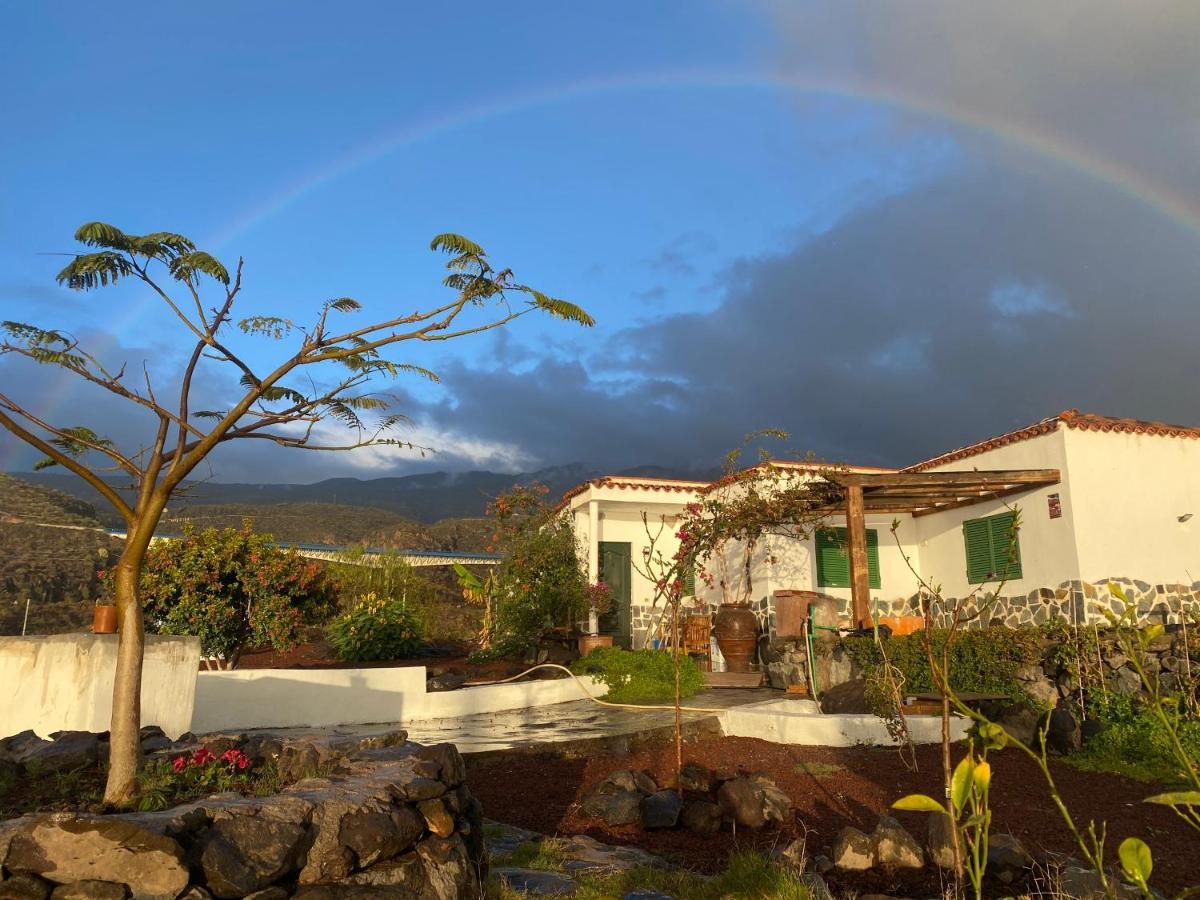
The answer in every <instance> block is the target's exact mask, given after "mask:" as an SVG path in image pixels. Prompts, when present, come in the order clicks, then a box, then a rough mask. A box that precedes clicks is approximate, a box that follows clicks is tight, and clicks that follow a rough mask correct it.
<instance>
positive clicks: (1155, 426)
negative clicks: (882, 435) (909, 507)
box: [900, 409, 1200, 472]
mask: <svg viewBox="0 0 1200 900" xmlns="http://www.w3.org/2000/svg"><path fill="white" fill-rule="evenodd" d="M1060 425H1062V426H1064V427H1066V428H1074V429H1077V430H1079V431H1099V432H1107V433H1114V434H1149V435H1155V436H1159V437H1183V438H1200V428H1195V427H1191V426H1187V425H1170V424H1167V423H1166V422H1155V421H1150V420H1146V419H1126V418H1119V417H1115V416H1102V415H1099V414H1098V413H1085V412H1080V411H1079V410H1077V409H1065V410H1063V411H1062V412H1060V413H1058V414H1057V415H1054V416H1050V417H1049V418H1046V419H1042V420H1041V421H1040V422H1035V423H1033V424H1032V425H1026V426H1025V427H1024V428H1018V429H1016V430H1014V431H1007V432H1005V433H1004V434H999V435H996V436H995V437H990V438H987V439H986V440H983V441H977V442H976V443H974V444H967V445H966V446H965V447H959V448H957V449H955V450H949V451H947V452H945V453H942V454H940V455H938V456H935V457H932V458H931V459H926V460H923V461H922V462H919V463H915V464H914V465H911V466H907V467H906V468H903V469H901V470H900V471H901V472H921V471H924V470H925V469H932V468H934V467H935V466H942V465H945V464H946V463H951V462H955V461H957V460H960V459H966V458H967V457H970V456H976V455H978V454H980V453H986V452H987V451H989V450H995V449H996V448H997V447H1004V446H1007V445H1008V444H1015V443H1017V442H1018V441H1027V440H1029V439H1030V438H1035V437H1038V436H1040V435H1043V434H1050V433H1051V432H1054V431H1057V430H1058V428H1059V426H1060Z"/></svg>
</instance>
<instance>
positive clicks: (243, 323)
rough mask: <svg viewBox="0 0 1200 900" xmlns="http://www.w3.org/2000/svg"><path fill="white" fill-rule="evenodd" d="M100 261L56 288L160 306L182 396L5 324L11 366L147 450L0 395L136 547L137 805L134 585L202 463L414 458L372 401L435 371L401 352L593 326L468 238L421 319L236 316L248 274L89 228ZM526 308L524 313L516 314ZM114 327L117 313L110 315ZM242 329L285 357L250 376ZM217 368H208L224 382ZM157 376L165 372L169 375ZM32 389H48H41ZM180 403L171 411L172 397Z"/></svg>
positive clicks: (3, 347)
mask: <svg viewBox="0 0 1200 900" xmlns="http://www.w3.org/2000/svg"><path fill="white" fill-rule="evenodd" d="M75 238H76V240H78V241H79V242H81V243H82V244H84V245H86V246H87V247H88V248H89V249H88V250H87V251H85V252H82V253H80V254H79V255H77V256H75V258H74V259H72V260H71V262H70V263H68V264H67V266H66V267H65V268H64V269H63V270H62V271H61V272H59V274H58V281H59V283H60V284H65V285H66V286H67V287H69V288H71V289H72V290H78V291H91V290H95V289H98V288H103V287H107V286H109V285H115V284H117V283H119V282H125V281H131V282H134V283H136V284H138V285H139V287H141V288H142V289H143V290H145V291H148V292H149V293H150V295H151V296H153V297H155V298H157V299H158V301H160V302H161V303H162V305H163V308H164V309H165V311H166V312H167V313H168V314H169V315H170V316H172V317H173V319H174V321H175V322H176V323H177V324H178V326H179V328H180V336H179V339H178V340H179V343H178V346H179V347H180V348H186V350H185V352H186V354H187V362H186V364H185V365H184V368H183V372H182V375H181V376H180V378H179V380H178V382H177V383H174V384H171V385H169V386H167V385H164V384H161V383H159V384H157V385H156V384H155V383H154V377H153V375H152V373H151V371H150V367H149V365H143V366H142V367H141V369H142V370H141V371H140V372H137V373H136V375H135V374H134V373H131V372H128V371H127V367H126V366H121V367H120V368H117V369H112V368H109V367H108V366H106V364H105V363H104V362H102V361H101V359H100V358H99V357H98V356H97V355H95V354H94V353H92V352H90V351H89V350H87V349H86V348H85V347H83V346H82V345H81V344H80V342H79V341H78V340H77V339H76V338H75V337H73V336H72V335H70V334H68V333H66V332H63V331H58V330H54V329H52V328H43V327H41V326H37V325H31V324H28V323H25V322H13V321H7V322H2V323H0V355H3V354H14V355H16V356H19V357H24V358H25V359H29V360H32V361H33V362H36V363H40V364H43V365H48V366H53V367H54V368H56V369H58V370H60V371H62V372H65V373H68V374H69V375H71V376H74V377H76V378H78V379H80V381H82V382H84V383H86V384H88V385H90V386H91V387H93V388H95V389H96V390H98V391H102V392H106V393H108V394H111V395H113V396H116V397H119V398H120V399H122V400H124V401H126V402H127V403H128V405H129V407H130V408H132V409H135V410H140V411H141V413H142V414H143V415H144V416H145V417H146V419H147V424H148V425H149V429H148V431H147V438H148V440H147V442H146V443H145V444H143V445H142V446H127V445H126V442H125V440H122V442H120V443H118V442H117V441H115V440H114V439H113V437H112V436H107V435H104V434H101V433H98V432H97V431H95V430H93V428H91V427H89V426H87V425H66V424H57V423H54V422H49V421H47V420H46V419H44V418H42V417H41V416H39V415H38V414H37V413H36V412H35V411H34V409H33V407H31V406H30V405H29V404H28V403H27V402H21V401H19V400H17V399H15V398H14V397H12V396H11V395H10V394H9V393H8V391H9V390H11V389H12V388H14V387H16V386H9V385H5V389H4V390H3V391H0V426H3V427H4V428H6V429H7V430H8V431H10V432H11V433H12V434H14V435H15V436H16V437H18V438H20V439H21V440H23V441H25V442H26V443H28V444H30V445H32V446H33V447H35V448H37V449H38V450H40V451H41V452H42V453H44V454H45V458H44V459H43V460H42V461H41V462H40V463H39V464H38V466H39V467H41V466H44V465H45V466H49V465H60V466H63V467H64V468H66V469H69V470H70V471H71V472H73V473H75V474H76V475H78V476H79V477H80V478H82V479H83V480H85V481H86V482H87V483H88V484H90V485H91V486H92V487H93V488H95V489H96V490H97V491H98V492H99V493H100V495H101V496H103V497H104V498H105V500H107V501H108V502H109V503H110V504H111V505H112V506H113V508H114V509H116V510H117V512H118V513H119V514H120V515H121V517H122V518H123V519H124V521H125V527H126V538H125V547H124V550H123V552H122V553H121V556H120V558H119V559H118V561H117V563H116V566H115V568H114V571H113V579H114V580H113V586H114V593H115V596H116V603H117V619H118V636H119V637H118V651H117V668H116V674H115V678H114V685H113V712H112V727H111V745H110V747H111V749H110V754H109V771H108V783H107V785H106V787H105V792H104V797H105V800H106V802H108V803H111V804H122V805H124V804H127V803H129V801H131V800H132V799H133V797H134V796H135V795H136V792H137V783H138V782H137V772H138V765H139V762H140V753H141V751H140V741H139V736H138V729H139V727H140V724H141V704H140V700H141V682H142V656H143V650H144V644H145V638H144V635H145V628H144V624H143V617H142V605H141V602H140V600H139V597H138V586H139V582H140V578H141V572H142V566H143V564H144V562H145V558H146V552H147V549H148V548H149V546H150V540H151V538H152V537H153V535H154V530H155V528H156V527H157V525H158V523H159V520H160V519H161V517H162V515H163V511H164V510H165V509H166V507H167V503H168V501H170V499H171V498H172V496H173V495H174V494H175V492H176V491H177V490H178V489H179V488H180V486H181V485H183V483H184V480H185V479H186V478H187V477H188V476H189V475H191V474H192V473H193V472H194V471H195V469H196V467H197V466H199V465H200V464H201V463H202V462H204V461H205V460H206V459H208V458H209V454H211V453H212V452H213V451H214V450H216V449H217V448H218V447H219V446H222V445H225V444H228V443H229V442H231V441H235V440H243V441H251V440H254V441H267V442H270V443H273V444H275V445H276V446H280V447H292V448H298V449H304V450H353V449H355V448H360V447H369V446H380V445H391V446H397V447H399V446H403V447H406V448H408V449H410V450H423V449H424V448H414V447H413V445H412V444H411V442H407V441H403V440H402V439H400V438H398V437H395V436H394V429H395V428H396V426H397V425H399V424H400V423H401V422H402V421H403V416H401V415H399V414H396V413H394V412H392V411H391V410H390V408H389V404H388V401H387V399H385V397H382V396H379V395H378V394H374V393H371V392H369V391H368V383H369V382H371V381H372V380H374V379H378V378H387V379H394V378H398V377H400V376H402V375H416V376H420V377H425V378H431V379H434V380H436V378H437V376H436V375H435V374H434V373H433V372H431V371H429V370H428V369H425V368H422V367H421V366H418V365H414V364H413V363H411V362H409V361H406V360H402V359H394V358H389V356H388V355H387V354H388V353H389V352H391V351H394V350H397V349H400V348H403V347H406V346H414V345H419V344H423V343H431V342H440V341H451V340H455V339H457V338H460V337H465V336H467V335H472V334H479V333H481V332H486V331H490V330H492V329H496V328H501V327H503V326H505V325H508V324H509V323H511V322H513V321H515V320H516V319H519V318H522V317H523V316H526V315H528V314H530V313H535V312H540V313H547V314H549V315H551V316H555V317H557V318H560V319H566V320H569V321H572V322H575V323H578V324H581V325H591V324H593V322H592V319H591V317H590V316H589V315H588V314H587V313H586V312H584V311H583V310H582V309H580V308H579V307H578V306H575V305H574V304H572V303H568V302H567V301H565V300H559V299H556V298H553V297H550V296H548V295H546V294H544V293H542V292H541V291H538V290H535V289H534V288H532V287H529V286H527V285H524V284H521V283H519V282H518V281H516V280H515V278H514V277H513V273H512V271H511V270H510V269H507V268H500V269H496V268H494V267H493V266H492V265H491V262H490V261H489V260H488V257H487V254H486V253H485V252H484V250H483V248H482V247H480V246H479V245H478V244H475V243H473V242H471V241H469V240H467V239H466V238H464V237H461V236H460V235H455V234H442V235H438V236H437V237H435V238H434V239H433V242H432V245H431V246H432V249H434V250H437V251H441V252H443V253H446V254H447V255H448V256H449V260H448V261H447V263H446V267H447V269H448V270H449V274H447V275H446V277H445V279H444V280H443V283H444V284H445V286H446V287H447V288H449V289H450V291H451V294H450V296H449V297H447V299H445V300H444V301H442V302H440V303H432V304H429V305H428V306H425V307H424V308H422V307H421V306H418V305H417V304H414V303H412V302H410V301H407V300H400V301H397V302H395V303H394V304H393V305H392V309H393V310H395V312H393V313H391V314H388V315H386V316H385V317H384V318H383V319H381V320H378V321H375V322H371V323H369V324H366V325H354V324H351V325H343V324H340V319H341V317H342V316H345V315H349V314H352V313H354V312H356V311H358V310H359V309H360V308H361V305H360V304H359V303H358V301H356V300H354V299H352V298H350V297H339V298H336V299H333V300H327V301H325V302H324V303H321V304H320V305H319V306H318V307H317V309H316V311H315V312H314V314H313V315H312V316H311V318H308V319H307V320H293V319H286V318H282V317H279V316H270V315H250V316H247V317H245V318H242V319H240V320H235V319H234V316H233V307H234V303H235V301H236V300H237V298H238V296H239V295H240V293H241V290H242V261H241V260H239V261H238V263H237V266H236V267H235V268H234V269H233V271H232V272H231V271H230V270H229V269H227V268H226V267H225V266H224V265H223V264H222V263H221V262H220V261H219V260H217V259H216V258H215V257H214V256H212V255H211V254H209V253H206V252H204V251H203V250H200V249H199V248H197V247H196V245H195V243H194V242H193V241H192V240H191V239H190V238H187V237H184V236H183V235H181V234H174V233H171V232H167V231H157V232H153V233H151V234H143V235H136V234H127V233H125V232H124V231H121V230H120V229H119V228H116V227H115V226H113V225H108V224H105V223H103V222H90V223H88V224H86V225H84V226H82V227H81V228H80V229H79V230H78V231H76V233H75ZM518 300H519V301H520V302H517V301H518ZM109 312H110V314H111V315H112V316H113V317H114V318H116V317H117V315H116V313H115V311H114V310H111V309H110V310H109ZM234 328H236V329H238V330H239V331H241V332H242V333H243V334H244V335H246V336H247V337H249V338H257V339H260V340H265V341H270V342H277V343H280V344H285V345H288V346H289V349H287V350H285V351H283V352H282V353H280V354H279V357H278V359H277V361H276V362H275V363H274V364H272V365H271V366H269V367H265V368H259V367H257V366H255V365H252V364H251V362H250V361H249V359H250V358H249V357H248V356H245V355H243V354H242V353H240V352H238V351H237V350H235V349H234V346H233V344H232V343H231V342H230V341H229V335H230V333H231V331H232V330H233V329H234ZM214 368H215V369H217V370H218V371H215V372H214V371H212V370H213V369H214ZM160 374H161V373H160ZM228 374H233V375H234V376H235V377H236V378H237V379H238V381H239V384H240V387H239V388H237V389H235V390H233V391H231V392H229V394H228V396H227V397H226V402H224V403H223V404H221V405H220V407H219V408H213V409H196V408H195V407H194V405H193V402H192V392H193V387H194V386H195V384H196V383H197V382H198V381H203V382H205V383H207V384H222V383H224V382H225V381H226V380H228V379H227V378H226V377H225V376H226V375H228ZM32 387H33V388H34V389H35V390H36V388H37V387H38V384H37V382H34V383H33V384H32ZM168 398H171V399H168ZM330 422H335V423H340V424H341V425H342V426H344V427H345V429H347V430H348V432H349V435H350V436H349V437H348V438H346V439H345V440H334V441H331V442H326V441H324V440H323V439H322V435H323V434H324V433H325V432H324V430H323V429H322V428H319V427H318V426H320V425H321V424H322V423H330ZM106 469H107V470H109V471H112V470H115V471H117V472H120V473H123V474H124V475H125V476H127V477H128V478H129V480H130V482H131V485H130V486H131V490H130V491H129V492H125V493H123V492H121V491H120V490H118V489H117V488H116V487H114V486H113V484H112V483H111V482H110V481H109V480H107V479H106V478H104V477H103V472H104V471H106Z"/></svg>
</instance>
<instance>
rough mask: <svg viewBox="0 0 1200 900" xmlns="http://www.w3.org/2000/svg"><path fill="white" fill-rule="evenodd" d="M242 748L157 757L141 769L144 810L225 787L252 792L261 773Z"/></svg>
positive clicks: (204, 748) (231, 789)
mask: <svg viewBox="0 0 1200 900" xmlns="http://www.w3.org/2000/svg"><path fill="white" fill-rule="evenodd" d="M261 774H262V773H261V772H258V771H256V770H255V769H254V766H253V764H252V763H251V762H250V757H248V756H247V755H246V754H245V753H243V752H242V751H241V750H237V749H230V750H226V751H225V752H224V753H222V754H220V755H219V756H218V755H217V754H216V753H213V752H212V751H211V750H209V749H208V748H207V747H200V748H199V749H197V750H195V751H193V752H192V753H190V754H187V753H184V754H181V755H179V756H176V757H175V758H174V759H171V760H169V761H168V760H165V759H155V760H151V761H150V762H148V763H147V764H146V767H145V769H144V770H143V771H142V775H141V782H142V791H141V801H140V807H141V809H142V810H144V811H149V810H155V809H166V808H167V807H169V806H171V805H172V804H174V803H177V802H179V801H181V800H184V799H187V798H190V797H197V796H202V795H204V794H217V793H221V792H222V791H240V792H242V793H247V792H249V791H250V790H251V789H252V788H253V787H254V782H255V778H256V777H257V776H259V775H261Z"/></svg>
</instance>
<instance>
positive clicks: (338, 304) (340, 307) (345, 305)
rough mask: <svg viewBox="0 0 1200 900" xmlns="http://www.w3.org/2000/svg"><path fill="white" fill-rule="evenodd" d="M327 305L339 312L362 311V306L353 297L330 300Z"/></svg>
mask: <svg viewBox="0 0 1200 900" xmlns="http://www.w3.org/2000/svg"><path fill="white" fill-rule="evenodd" d="M325 305H326V306H327V307H329V308H330V309H336V310H337V311H338V312H358V311H359V310H360V309H362V304H361V303H359V302H358V301H357V300H355V299H354V298H353V297H338V298H337V299H336V300H330V301H329V302H328V303H326V304H325Z"/></svg>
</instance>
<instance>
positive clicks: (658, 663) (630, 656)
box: [571, 647, 704, 703]
mask: <svg viewBox="0 0 1200 900" xmlns="http://www.w3.org/2000/svg"><path fill="white" fill-rule="evenodd" d="M571 671H572V672H574V673H575V674H576V675H591V676H592V677H594V678H597V679H599V680H600V681H602V682H604V684H606V685H607V686H608V693H606V694H605V695H604V697H603V699H604V700H607V701H609V702H610V703H646V702H650V701H659V700H674V698H675V660H674V656H673V655H672V654H671V653H668V652H665V651H662V650H634V651H629V650H622V649H620V648H618V647H597V648H595V649H594V650H593V651H592V652H591V653H589V654H588V655H587V656H585V657H584V658H583V659H579V660H576V661H575V663H574V664H573V665H572V666H571ZM703 687H704V673H703V672H701V671H700V667H699V666H698V665H696V661H695V660H694V659H692V658H691V657H690V656H684V655H682V654H681V655H680V657H679V696H680V697H690V696H692V694H694V693H696V692H697V691H698V690H700V689H701V688H703Z"/></svg>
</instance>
